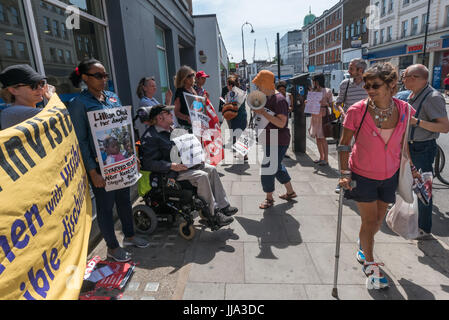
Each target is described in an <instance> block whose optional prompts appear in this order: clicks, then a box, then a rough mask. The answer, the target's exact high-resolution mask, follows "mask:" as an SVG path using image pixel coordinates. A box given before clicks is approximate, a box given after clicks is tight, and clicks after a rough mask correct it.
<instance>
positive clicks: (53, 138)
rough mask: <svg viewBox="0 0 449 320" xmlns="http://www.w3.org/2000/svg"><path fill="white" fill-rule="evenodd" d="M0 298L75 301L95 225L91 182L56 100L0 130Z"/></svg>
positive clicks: (67, 119) (62, 108) (65, 115)
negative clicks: (92, 225) (38, 111)
mask: <svg viewBox="0 0 449 320" xmlns="http://www.w3.org/2000/svg"><path fill="white" fill-rule="evenodd" d="M0 171H1V173H0V206H1V215H0V299H1V300H19V299H20V300H44V299H47V300H56V299H60V300H68V299H78V296H79V292H80V289H81V285H82V282H83V277H84V270H85V268H86V259H87V250H88V242H89V235H90V229H91V224H92V203H91V199H90V193H89V182H88V179H87V174H86V171H85V169H84V165H83V162H82V158H81V153H80V148H79V145H78V141H77V138H76V134H75V130H74V128H73V124H72V122H71V119H70V116H69V113H68V111H67V109H66V108H65V106H64V104H63V103H62V102H61V100H60V99H59V97H58V96H57V95H53V97H52V98H51V100H50V101H49V103H48V104H47V106H46V107H45V108H44V109H43V110H42V111H41V112H40V113H39V114H38V115H36V116H35V117H34V118H31V119H29V120H27V121H24V122H23V123H20V124H18V125H16V126H14V127H11V128H8V129H6V130H2V131H0Z"/></svg>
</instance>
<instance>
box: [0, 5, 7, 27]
mask: <svg viewBox="0 0 449 320" xmlns="http://www.w3.org/2000/svg"><path fill="white" fill-rule="evenodd" d="M5 21H6V19H5V7H4V6H3V4H2V3H0V22H5Z"/></svg>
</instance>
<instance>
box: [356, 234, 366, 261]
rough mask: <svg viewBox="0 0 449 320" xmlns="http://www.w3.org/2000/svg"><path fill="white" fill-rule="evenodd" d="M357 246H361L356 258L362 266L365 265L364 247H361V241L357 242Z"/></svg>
mask: <svg viewBox="0 0 449 320" xmlns="http://www.w3.org/2000/svg"><path fill="white" fill-rule="evenodd" d="M357 245H358V246H359V250H357V254H356V258H357V261H358V262H359V263H360V264H364V263H365V260H366V258H365V254H364V253H363V250H362V246H361V245H360V239H358V240H357Z"/></svg>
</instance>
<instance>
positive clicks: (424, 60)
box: [422, 0, 430, 65]
mask: <svg viewBox="0 0 449 320" xmlns="http://www.w3.org/2000/svg"><path fill="white" fill-rule="evenodd" d="M429 17H430V0H428V2H427V16H426V33H425V36H424V48H423V57H422V64H423V65H426V54H427V37H428V34H429Z"/></svg>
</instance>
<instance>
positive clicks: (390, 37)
mask: <svg viewBox="0 0 449 320" xmlns="http://www.w3.org/2000/svg"><path fill="white" fill-rule="evenodd" d="M391 40H393V27H392V26H389V27H388V28H387V42H389V41H391Z"/></svg>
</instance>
